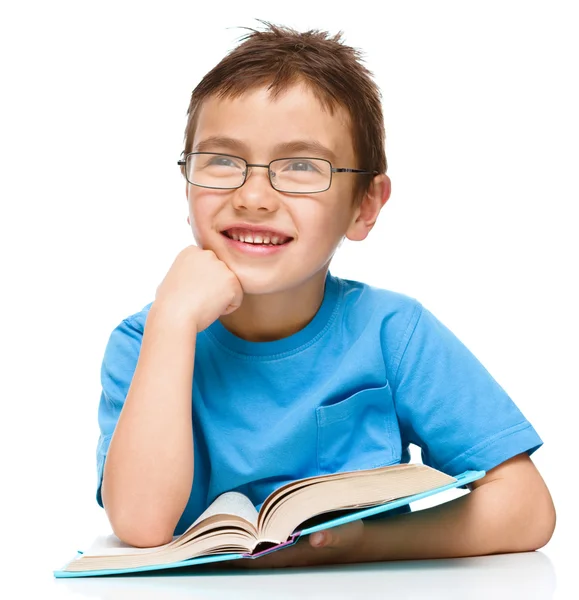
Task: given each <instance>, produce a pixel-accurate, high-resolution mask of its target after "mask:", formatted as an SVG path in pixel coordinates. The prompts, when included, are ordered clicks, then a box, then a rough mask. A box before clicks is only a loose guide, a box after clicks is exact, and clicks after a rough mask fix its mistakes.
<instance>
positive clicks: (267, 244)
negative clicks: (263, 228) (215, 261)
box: [221, 231, 294, 248]
mask: <svg viewBox="0 0 579 600" xmlns="http://www.w3.org/2000/svg"><path fill="white" fill-rule="evenodd" d="M221 235H222V236H224V237H226V238H227V239H229V240H231V241H233V242H237V243H239V244H244V245H246V246H258V247H265V248H272V247H273V248H277V247H278V246H286V245H287V244H289V243H290V242H293V239H294V238H292V237H289V238H287V239H286V240H285V241H283V242H277V241H276V242H272V241H268V242H265V240H264V241H261V242H245V241H242V240H239V239H235V238H234V237H233V236H232V235H231V234H230V232H229V231H222V232H221ZM236 237H238V236H236ZM261 239H263V236H262V238H261ZM265 239H268V240H269V238H265Z"/></svg>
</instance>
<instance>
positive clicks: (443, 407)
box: [394, 303, 543, 476]
mask: <svg viewBox="0 0 579 600" xmlns="http://www.w3.org/2000/svg"><path fill="white" fill-rule="evenodd" d="M405 335H406V336H407V338H408V341H407V343H406V346H405V348H404V346H403V343H402V347H403V348H404V350H403V352H402V355H401V358H400V362H399V365H398V368H397V371H396V374H395V376H394V401H395V406H396V412H397V415H398V419H399V424H400V429H401V436H402V438H403V439H405V440H406V441H408V442H410V443H413V444H415V445H417V446H419V447H420V448H421V451H422V460H423V462H424V464H427V465H429V466H432V467H434V468H436V469H439V470H441V471H444V472H445V473H448V474H449V475H452V476H454V475H458V474H460V473H461V472H463V471H466V470H483V471H489V470H490V469H492V468H494V467H496V466H497V465H499V464H501V463H502V462H504V461H506V460H508V459H509V458H512V457H513V456H515V455H517V454H520V453H522V452H527V453H528V454H529V455H530V454H532V453H533V452H534V451H535V450H536V449H537V448H539V447H540V446H541V445H542V443H543V442H542V440H541V438H540V437H539V435H538V434H537V432H536V431H535V429H534V428H533V427H532V425H531V424H530V423H529V422H528V421H527V419H526V418H525V417H524V415H523V414H522V413H521V411H520V410H519V408H518V407H517V406H516V404H515V403H514V402H513V400H512V399H511V398H510V397H509V396H508V395H507V393H506V392H505V390H504V389H503V388H502V387H501V386H500V385H499V384H498V383H497V382H496V381H495V379H494V378H493V377H492V376H491V375H490V374H489V372H488V371H487V370H486V368H485V367H484V366H483V365H482V364H481V363H480V362H479V360H478V359H477V358H476V357H475V356H474V355H473V353H472V352H470V350H468V348H466V346H465V345H464V344H463V343H462V342H461V341H460V340H459V339H458V338H457V337H456V336H455V335H454V334H453V333H452V332H451V331H450V330H449V329H448V328H447V327H446V326H445V325H443V324H442V323H441V322H440V321H439V320H438V319H437V318H436V317H434V315H433V314H432V313H431V312H429V311H428V310H427V309H426V308H424V307H423V306H422V305H421V304H420V303H418V307H417V310H415V311H414V314H413V316H412V318H411V322H410V323H409V326H408V327H407V328H406V333H405ZM403 342H404V340H403Z"/></svg>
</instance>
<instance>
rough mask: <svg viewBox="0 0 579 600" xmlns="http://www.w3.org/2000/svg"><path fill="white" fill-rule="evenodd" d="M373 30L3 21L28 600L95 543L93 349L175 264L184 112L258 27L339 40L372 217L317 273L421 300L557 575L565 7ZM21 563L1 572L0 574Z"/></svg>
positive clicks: (230, 22)
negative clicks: (509, 460) (541, 532)
mask: <svg viewBox="0 0 579 600" xmlns="http://www.w3.org/2000/svg"><path fill="white" fill-rule="evenodd" d="M377 6H378V4H377V3H376V4H374V3H369V2H367V3H366V2H358V3H345V2H311V1H308V2H300V1H292V2H289V3H276V2H273V3H272V2H257V1H256V2H224V1H222V2H212V3H207V2H193V1H190V2H185V1H181V2H177V1H173V2H172V1H167V2H164V3H153V2H143V1H141V2H127V1H126V2H123V1H117V2H103V1H101V2H46V3H45V2H31V1H28V2H23V3H18V4H16V3H13V4H11V5H10V6H8V3H6V5H4V4H2V8H1V12H0V56H1V60H2V65H1V66H2V69H1V80H0V85H1V87H2V92H1V95H0V102H1V110H0V131H1V134H0V169H1V174H0V211H1V212H0V244H1V255H0V256H1V261H2V280H3V285H2V287H3V292H2V295H1V300H0V302H1V307H0V308H1V316H2V329H1V331H2V334H1V341H0V344H1V352H2V386H3V387H2V406H3V410H2V414H3V419H2V424H3V426H2V436H1V444H2V448H1V451H2V452H1V456H2V481H3V484H2V493H1V502H2V511H1V518H2V520H3V522H2V525H1V531H2V533H3V544H2V545H3V546H4V547H5V545H6V544H7V543H11V544H14V545H15V547H16V548H19V549H22V548H23V547H24V542H23V539H22V538H24V537H32V538H33V539H34V544H35V547H37V548H38V551H36V552H35V555H36V556H35V558H34V560H36V561H37V562H38V565H39V566H38V569H35V570H34V571H33V572H32V573H31V574H29V575H28V576H27V579H28V580H29V581H30V584H31V585H32V583H33V582H34V581H38V582H40V581H41V580H42V581H45V580H48V579H50V578H51V570H52V569H55V568H58V567H60V566H61V565H62V564H63V562H64V561H66V560H68V559H69V558H71V557H72V555H73V554H74V552H75V550H76V549H77V548H76V546H77V545H78V544H80V543H81V542H84V540H86V539H91V538H92V537H93V535H96V534H97V533H100V532H101V531H102V530H103V528H105V527H106V526H107V521H106V517H105V515H104V511H103V510H102V509H101V508H100V507H98V506H97V504H96V500H95V491H96V462H95V449H96V442H97V438H98V433H99V432H98V426H97V406H98V400H99V395H100V379H99V376H100V365H101V360H102V356H103V352H104V348H105V345H106V342H107V340H108V337H109V335H110V333H111V331H112V330H113V328H114V327H115V326H116V325H117V324H118V323H119V322H120V321H121V320H122V319H123V318H125V317H126V316H128V315H130V314H132V313H134V312H137V311H138V310H140V309H141V308H142V307H143V306H144V305H145V304H147V303H148V302H150V301H151V300H153V298H154V293H155V289H156V287H157V285H158V284H159V282H160V281H161V279H162V278H163V276H164V275H165V273H166V271H167V269H168V268H169V266H170V265H171V263H172V261H173V259H174V257H175V255H176V254H177V253H178V252H179V251H180V250H181V249H182V248H183V247H185V246H186V245H188V244H191V243H193V238H192V234H191V230H190V229H189V226H188V225H187V222H186V217H187V206H186V200H185V194H184V187H185V186H184V183H183V180H182V178H181V175H180V172H179V169H178V167H177V165H176V161H177V159H178V157H179V153H180V152H181V150H182V143H183V131H184V128H185V123H186V110H187V107H188V103H189V97H190V94H191V91H192V89H193V88H194V87H195V85H196V84H197V83H198V82H199V80H200V79H201V77H202V76H203V75H204V74H205V72H207V71H208V70H209V69H210V68H212V67H213V66H214V65H215V64H216V63H217V62H218V61H219V60H220V59H221V58H222V56H223V55H224V54H225V53H226V52H227V51H229V50H231V49H232V48H233V47H234V46H235V45H236V43H237V40H238V38H239V37H240V36H241V35H243V34H244V33H245V32H244V30H242V29H240V28H239V27H259V23H258V22H257V21H256V20H255V19H257V18H260V19H265V20H271V21H273V22H275V23H279V24H285V25H289V26H295V27H297V28H298V29H306V28H318V29H324V30H328V31H330V32H331V33H335V32H337V31H339V30H342V31H343V32H344V34H345V35H344V37H345V41H346V43H348V44H350V45H353V46H356V47H358V48H361V49H362V50H363V51H364V53H365V58H366V64H367V66H368V67H369V68H370V70H371V71H373V73H374V74H375V77H376V80H377V82H378V84H379V85H380V87H381V90H382V93H383V105H384V114H385V124H386V132H387V143H386V152H387V158H388V163H389V169H388V173H389V175H390V177H391V179H392V198H391V199H390V201H389V202H388V203H387V205H386V206H385V208H384V210H383V212H382V214H381V215H380V218H379V220H378V222H377V224H376V226H375V228H374V230H373V231H372V232H371V234H370V236H369V238H368V239H367V240H365V241H364V242H363V243H356V242H349V241H346V242H345V243H344V245H343V246H342V247H341V248H340V249H339V250H338V253H337V255H336V257H335V259H334V261H333V263H332V267H331V271H332V273H333V274H334V275H337V276H339V277H344V278H350V279H356V280H361V281H365V282H367V283H369V284H372V285H376V286H379V287H384V288H388V289H392V290H395V291H399V292H402V293H405V294H408V295H410V296H413V297H415V298H417V299H418V300H420V301H421V302H422V303H423V304H424V305H425V306H426V307H427V308H429V309H430V310H431V311H432V312H433V313H434V314H435V315H436V316H437V317H438V318H439V319H440V320H441V321H442V322H443V323H445V324H446V325H447V326H448V327H449V328H450V329H451V330H452V331H453V332H454V333H455V334H456V335H457V336H458V337H459V338H460V339H461V340H462V341H463V342H464V343H465V344H466V345H467V346H468V347H469V348H470V349H471V350H472V351H473V353H474V354H475V355H476V356H477V357H478V358H479V360H480V361H481V362H482V363H483V364H484V365H485V366H486V367H487V369H488V370H489V371H490V373H491V374H492V375H493V376H494V377H495V379H497V381H498V382H499V383H500V384H501V385H502V386H503V387H504V388H505V390H506V391H507V392H508V393H509V395H510V396H511V397H512V398H513V399H514V401H515V402H516V403H517V404H518V406H519V407H520V408H521V410H522V411H523V413H524V414H525V416H526V417H527V418H528V419H529V420H530V421H531V422H532V423H533V425H534V426H535V427H536V429H537V431H538V432H539V434H540V435H541V437H542V438H543V440H544V442H545V444H544V446H543V447H542V448H541V449H540V450H538V451H537V453H536V454H535V455H534V456H533V460H534V461H535V464H536V465H537V466H538V468H539V470H540V471H541V473H542V474H543V477H544V478H545V480H546V482H547V484H548V486H549V488H550V489H551V491H552V494H553V496H554V498H555V502H556V506H557V509H558V516H559V523H558V528H557V531H556V534H555V536H554V538H553V540H552V542H551V543H550V544H549V545H548V546H547V548H546V549H545V551H546V553H547V554H548V555H549V556H551V557H553V560H554V561H556V565H557V568H558V569H559V570H560V571H561V573H563V565H565V564H566V562H565V561H566V559H565V549H566V547H569V548H570V547H571V542H572V541H573V536H572V535H571V530H572V528H575V529H574V533H575V535H577V533H578V529H577V521H576V520H575V518H574V516H573V509H574V504H575V502H574V500H573V499H572V498H571V494H570V493H569V492H568V487H569V481H570V478H572V477H573V475H574V471H575V456H574V453H572V446H575V445H576V444H575V436H574V433H575V429H576V423H575V417H576V414H577V407H576V405H577V400H578V396H579V394H578V391H577V383H576V380H577V377H576V374H577V371H578V364H579V353H578V350H577V339H578V334H579V326H578V320H577V312H576V309H577V305H578V303H579V297H578V294H577V291H576V289H577V279H578V277H577V257H578V256H579V248H578V243H577V237H578V236H577V229H578V222H577V216H576V215H577V212H576V211H577V207H578V205H579V185H578V183H577V173H578V165H579V152H578V139H579V123H578V116H577V115H578V111H577V106H579V94H578V92H577V57H578V56H579V43H578V41H577V40H578V36H577V29H578V25H579V22H578V19H577V17H576V14H575V13H576V10H575V7H576V3H575V2H562V1H561V2H557V1H551V2H547V1H544V2H514V1H500V2H499V1H489V0H487V1H486V2H484V3H475V2H461V1H452V2H450V1H438V2H414V1H406V2H402V1H399V2H384V1H383V2H381V3H380V7H381V9H380V11H379V13H378V12H377V8H376V7H377ZM567 544H569V545H568V546H567ZM22 557H23V554H18V553H17V552H14V551H11V552H10V558H9V562H11V563H12V567H11V568H12V569H15V571H14V570H13V571H12V572H15V573H22V572H23V569H24V568H23V567H22V565H21V564H20V565H19V564H18V563H19V562H20V561H21V559H22ZM28 560H29V561H30V560H32V558H30V555H29V559H28ZM3 562H4V564H5V565H6V562H5V561H3ZM569 564H570V560H569ZM558 575H559V572H558ZM38 585H41V584H40V583H38ZM42 585H44V584H42ZM52 593H54V594H57V593H59V591H58V589H57V588H55V589H54V590H53V591H52ZM32 595H33V594H32ZM43 595H44V597H46V596H47V595H48V593H47V592H46V591H45V592H44V593H43Z"/></svg>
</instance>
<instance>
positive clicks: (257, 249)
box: [221, 231, 294, 256]
mask: <svg viewBox="0 0 579 600" xmlns="http://www.w3.org/2000/svg"><path fill="white" fill-rule="evenodd" d="M221 235H222V236H223V237H224V238H225V241H226V243H227V245H228V246H229V247H230V248H231V249H233V250H235V251H237V252H240V253H243V254H246V255H250V256H269V255H272V254H278V253H279V252H283V250H284V249H286V248H287V247H288V246H289V245H290V244H291V243H292V242H293V241H294V238H288V239H287V240H286V241H285V242H282V243H277V244H272V243H271V242H269V243H267V244H264V243H263V242H261V243H252V242H242V241H240V240H235V239H233V238H232V237H231V236H230V235H228V233H227V232H226V231H222V232H221Z"/></svg>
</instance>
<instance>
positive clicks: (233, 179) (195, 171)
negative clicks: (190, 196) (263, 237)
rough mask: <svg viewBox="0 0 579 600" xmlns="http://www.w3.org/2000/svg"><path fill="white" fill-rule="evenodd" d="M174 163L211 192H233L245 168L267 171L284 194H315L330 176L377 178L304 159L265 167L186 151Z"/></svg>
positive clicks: (226, 156) (284, 160)
mask: <svg viewBox="0 0 579 600" xmlns="http://www.w3.org/2000/svg"><path fill="white" fill-rule="evenodd" d="M177 164H178V165H179V166H181V167H184V168H185V177H186V179H187V181H188V182H189V183H190V184H192V185H197V186H199V187H204V188H211V189H215V190H235V189H237V188H240V187H241V186H242V185H243V184H244V183H245V182H246V180H247V176H248V174H249V168H254V167H261V168H263V169H267V171H268V174H269V181H270V183H271V186H272V187H273V189H275V190H277V191H278V192H284V193H287V194H316V193H318V192H325V191H326V190H329V189H330V186H331V185H332V175H333V174H334V173H356V174H358V175H378V172H377V171H363V170H361V169H336V168H334V167H332V163H331V162H330V161H329V160H326V159H324V158H309V157H305V156H300V157H294V158H277V159H276V160H272V161H271V162H270V163H269V164H267V165H257V164H251V163H248V162H247V161H246V160H245V159H243V158H240V157H239V156H231V155H229V154H220V153H218V152H190V153H189V154H187V155H186V156H185V158H184V160H179V161H177Z"/></svg>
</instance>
